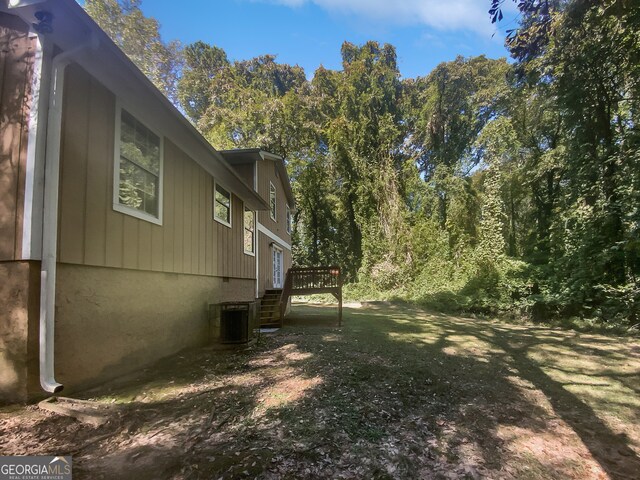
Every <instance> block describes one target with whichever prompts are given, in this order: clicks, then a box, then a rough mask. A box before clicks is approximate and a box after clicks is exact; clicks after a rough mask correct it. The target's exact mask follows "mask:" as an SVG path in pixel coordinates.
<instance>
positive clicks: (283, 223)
mask: <svg viewBox="0 0 640 480" xmlns="http://www.w3.org/2000/svg"><path fill="white" fill-rule="evenodd" d="M256 166H257V168H258V194H259V195H260V196H261V197H262V198H264V199H265V201H266V202H267V203H269V192H270V184H271V183H273V185H274V187H276V220H275V221H274V220H273V219H272V218H271V215H270V212H269V211H261V212H258V221H259V222H260V224H261V225H263V226H264V227H265V228H266V229H267V230H269V231H270V232H272V233H273V234H274V235H275V236H277V237H279V238H280V239H282V240H284V241H285V242H286V243H287V244H288V245H291V235H290V234H289V233H287V216H286V215H287V213H286V209H287V197H286V195H285V190H284V186H283V183H282V182H283V179H281V178H280V176H279V175H278V174H277V170H276V164H275V161H273V160H263V161H259V162H256ZM257 243H258V262H259V265H258V272H259V273H258V274H259V283H258V286H259V288H258V293H259V295H260V296H262V295H264V291H265V290H268V289H271V288H273V256H272V252H273V243H276V244H277V245H279V246H280V248H282V251H283V272H284V273H286V272H287V270H289V268H291V264H292V259H291V250H289V249H288V248H287V247H286V246H285V245H283V244H282V243H281V242H280V241H278V240H276V239H274V238H272V237H270V236H269V235H267V234H265V233H264V232H259V233H258V242H257ZM283 281H284V279H283Z"/></svg>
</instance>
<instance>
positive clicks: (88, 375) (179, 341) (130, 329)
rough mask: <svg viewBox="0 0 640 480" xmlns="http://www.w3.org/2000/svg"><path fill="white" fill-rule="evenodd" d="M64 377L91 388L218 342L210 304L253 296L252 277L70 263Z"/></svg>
mask: <svg viewBox="0 0 640 480" xmlns="http://www.w3.org/2000/svg"><path fill="white" fill-rule="evenodd" d="M58 282H59V283H58V287H57V291H56V331H55V344H56V350H55V366H56V380H58V381H59V382H61V383H62V384H63V385H64V386H65V392H73V391H75V390H78V389H80V388H85V387H89V386H91V385H94V384H96V383H99V382H102V381H104V380H107V379H109V378H113V377H116V376H118V375H121V374H124V373H127V372H130V371H132V370H135V369H137V368H139V367H140V365H145V364H149V363H150V362H153V361H155V360H158V359H160V358H162V357H166V356H168V355H171V354H174V353H176V352H178V351H180V350H182V349H185V348H191V347H197V346H203V345H206V344H207V343H208V341H209V339H210V332H209V318H208V305H209V304H210V303H220V302H222V301H236V300H237V301H242V300H245V301H246V300H247V299H252V298H253V294H254V291H255V283H254V281H253V280H252V279H234V278H231V279H229V280H228V281H224V279H223V278H221V277H212V276H206V275H187V274H175V273H160V272H151V271H142V270H130V269H123V268H105V267H93V266H84V265H70V264H62V265H59V267H58Z"/></svg>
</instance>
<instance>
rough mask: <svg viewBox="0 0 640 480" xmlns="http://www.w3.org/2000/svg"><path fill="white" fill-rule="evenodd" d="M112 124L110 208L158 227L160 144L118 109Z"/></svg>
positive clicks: (159, 214)
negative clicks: (113, 148) (114, 140)
mask: <svg viewBox="0 0 640 480" xmlns="http://www.w3.org/2000/svg"><path fill="white" fill-rule="evenodd" d="M119 117H120V118H119V119H118V121H117V124H116V149H115V153H116V155H115V167H116V168H115V171H114V199H113V208H114V209H115V210H118V211H120V212H122V213H127V214H129V215H133V216H135V217H138V218H141V219H143V220H148V221H150V222H153V223H157V224H162V218H161V217H162V143H161V141H160V137H159V136H158V135H156V134H155V133H153V132H152V131H151V130H149V128H147V127H146V126H144V125H143V124H142V123H141V122H140V121H138V120H137V119H136V118H135V117H134V116H133V115H131V114H130V113H129V112H127V111H126V110H124V109H120V116H119Z"/></svg>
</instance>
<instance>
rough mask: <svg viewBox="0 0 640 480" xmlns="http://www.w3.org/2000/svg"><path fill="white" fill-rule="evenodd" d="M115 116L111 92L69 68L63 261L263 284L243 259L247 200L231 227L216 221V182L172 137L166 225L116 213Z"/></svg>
mask: <svg viewBox="0 0 640 480" xmlns="http://www.w3.org/2000/svg"><path fill="white" fill-rule="evenodd" d="M124 107H125V108H126V105H125V106H124ZM115 110H116V101H115V97H114V95H113V94H112V93H111V92H109V91H108V90H107V89H106V88H105V87H103V86H102V85H101V84H100V83H99V82H98V81H97V80H96V79H94V78H93V77H91V76H90V75H89V74H87V73H86V72H85V71H84V70H82V69H81V68H80V67H78V66H77V65H71V66H69V67H68V68H67V77H66V80H65V103H64V107H63V112H64V113H63V137H62V160H61V178H60V218H59V239H58V253H59V256H58V260H59V261H60V262H61V263H69V264H76V265H93V266H100V267H116V268H126V269H133V270H145V271H156V272H171V273H184V274H197V275H206V276H224V277H232V278H255V258H254V257H253V256H250V255H245V254H244V253H243V233H244V229H243V210H244V207H243V202H242V200H240V199H239V198H238V197H236V196H235V195H234V196H233V198H232V222H231V225H232V226H231V228H229V227H227V226H225V225H222V224H220V223H219V222H217V221H215V220H214V219H213V180H214V179H213V178H212V177H211V176H210V175H209V174H208V173H207V172H205V171H204V170H203V169H202V168H201V167H200V166H199V165H197V164H196V163H195V162H194V161H193V160H192V159H191V158H189V157H188V156H187V155H186V154H184V153H183V152H182V151H181V150H180V149H179V148H177V147H176V146H175V145H174V144H173V143H172V142H171V141H170V139H169V138H168V137H166V136H165V137H164V139H163V141H164V177H163V184H164V193H163V215H162V225H161V226H159V225H155V224H152V223H150V222H147V221H145V220H141V219H138V218H135V217H132V216H130V215H127V214H124V213H120V212H117V211H114V210H113V208H112V203H113V200H112V199H113V188H114V185H113V169H114V148H115V143H114V130H115V115H116V111H115ZM130 113H131V114H132V115H134V116H137V118H138V120H140V121H141V122H143V123H144V116H141V115H140V113H137V112H135V111H132V112H130ZM159 133H161V134H162V133H164V132H159Z"/></svg>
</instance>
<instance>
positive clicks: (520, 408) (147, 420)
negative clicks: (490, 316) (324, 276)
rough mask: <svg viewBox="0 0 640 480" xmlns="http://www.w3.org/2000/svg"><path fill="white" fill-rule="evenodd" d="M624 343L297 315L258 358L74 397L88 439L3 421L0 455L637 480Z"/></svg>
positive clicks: (100, 474) (210, 474)
mask: <svg viewBox="0 0 640 480" xmlns="http://www.w3.org/2000/svg"><path fill="white" fill-rule="evenodd" d="M638 371H640V354H639V349H638V345H637V342H636V343H634V342H633V341H631V340H625V339H620V338H615V337H602V336H593V335H591V336H590V335H579V334H576V333H574V332H564V331H558V330H552V329H545V328H539V327H522V326H508V325H505V324H500V323H492V322H487V321H478V320H473V319H465V318H455V317H447V316H441V315H434V314H428V313H425V312H423V311H420V310H417V309H412V308H409V307H407V306H393V305H367V306H365V307H363V308H346V309H345V318H344V325H343V327H342V328H339V327H337V316H336V311H335V308H333V307H326V306H324V307H320V306H312V305H305V306H295V307H294V309H293V312H292V315H291V316H290V317H289V319H288V321H287V322H286V324H285V328H283V329H281V330H280V331H278V332H276V333H275V334H271V335H267V336H263V337H262V338H261V341H260V344H259V345H258V346H256V347H255V348H253V349H251V350H247V351H243V352H235V353H219V352H215V351H213V350H211V349H200V350H196V351H192V352H186V353H184V354H182V355H179V356H176V357H172V358H170V359H166V360H164V361H163V362H160V363H159V364H157V365H155V366H154V367H153V368H150V369H147V370H145V371H142V372H140V373H139V374H137V375H134V376H129V377H125V378H123V379H120V380H118V381H117V382H112V383H110V384H109V385H105V386H104V387H102V388H100V389H97V390H93V391H89V392H85V394H84V395H83V397H85V398H95V399H97V400H98V401H100V402H104V403H105V404H110V405H113V404H115V406H116V411H117V414H114V415H113V418H112V419H111V421H110V422H109V423H108V424H107V425H104V426H102V427H99V428H94V427H89V426H86V425H83V424H80V423H78V422H76V421H74V420H71V419H67V418H63V417H58V416H54V415H48V414H43V413H42V412H39V411H37V410H36V409H34V408H33V407H29V408H28V409H24V410H21V411H19V412H16V411H13V412H7V413H0V434H1V436H0V451H1V452H2V453H3V454H63V453H64V454H69V453H70V454H73V455H74V468H75V472H74V473H76V477H75V478H134V477H135V478H137V479H144V478H244V477H246V478H255V477H258V478H283V477H285V478H336V477H342V478H402V479H403V478H465V477H467V478H479V477H484V476H489V477H493V478H559V477H561V478H607V477H610V478H615V479H625V478H637V472H638V471H640V460H639V458H638V451H639V450H640V432H639V427H638V425H639V423H640V422H639V420H640V419H639V418H638V412H639V411H640V404H639V402H638V399H637V392H638V389H639V388H640V379H639V377H638Z"/></svg>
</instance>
